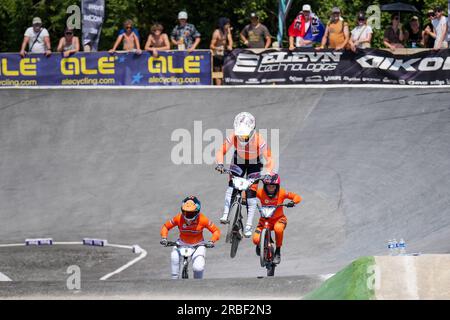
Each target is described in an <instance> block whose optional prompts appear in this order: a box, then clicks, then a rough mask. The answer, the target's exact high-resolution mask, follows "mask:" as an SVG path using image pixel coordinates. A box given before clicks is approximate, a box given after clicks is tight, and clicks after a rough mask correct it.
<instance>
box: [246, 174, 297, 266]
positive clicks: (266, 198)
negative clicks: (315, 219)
mask: <svg viewBox="0 0 450 320" xmlns="http://www.w3.org/2000/svg"><path fill="white" fill-rule="evenodd" d="M263 185H264V187H263V188H262V189H261V188H260V189H258V191H257V192H256V196H257V197H258V199H259V201H260V202H261V205H262V206H277V205H280V204H283V202H284V200H286V199H289V200H291V201H290V202H289V203H288V205H287V206H288V207H293V206H294V205H296V204H298V203H300V201H302V198H301V197H300V196H299V195H298V194H296V193H293V192H288V191H286V190H285V189H284V188H281V186H280V176H279V175H278V174H273V175H271V177H270V178H266V179H264V180H263ZM266 220H267V219H264V218H261V219H259V223H258V226H257V228H256V230H255V232H254V233H253V243H254V244H255V245H256V254H257V255H260V252H259V241H260V236H261V230H262V229H263V228H264V224H265V221H266ZM286 225H287V218H286V216H285V215H284V212H283V207H279V208H277V209H276V211H275V213H274V214H273V216H272V217H271V218H270V219H269V228H270V230H274V231H275V245H276V250H275V256H274V260H273V262H274V263H275V264H279V263H280V261H281V246H282V245H283V235H284V229H285V228H286Z"/></svg>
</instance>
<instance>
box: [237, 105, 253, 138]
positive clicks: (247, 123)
mask: <svg viewBox="0 0 450 320" xmlns="http://www.w3.org/2000/svg"><path fill="white" fill-rule="evenodd" d="M255 127H256V120H255V117H254V116H253V115H252V114H251V113H249V112H241V113H239V114H238V115H237V116H236V117H235V118H234V135H235V136H236V137H237V138H238V140H239V141H240V142H242V143H248V141H250V139H251V138H252V136H253V135H254V133H255Z"/></svg>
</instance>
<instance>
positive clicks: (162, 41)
mask: <svg viewBox="0 0 450 320" xmlns="http://www.w3.org/2000/svg"><path fill="white" fill-rule="evenodd" d="M144 49H145V50H147V51H151V52H152V53H153V56H154V57H157V56H158V50H170V41H169V36H168V35H167V34H166V33H164V27H163V26H162V24H159V23H155V24H154V25H152V27H151V28H150V35H149V36H148V38H147V43H146V44H145V48H144Z"/></svg>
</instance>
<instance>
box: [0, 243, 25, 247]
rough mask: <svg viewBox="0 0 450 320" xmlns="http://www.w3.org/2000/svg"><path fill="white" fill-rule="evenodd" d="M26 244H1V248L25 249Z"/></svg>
mask: <svg viewBox="0 0 450 320" xmlns="http://www.w3.org/2000/svg"><path fill="white" fill-rule="evenodd" d="M24 246H25V243H4V244H0V248H9V247H24Z"/></svg>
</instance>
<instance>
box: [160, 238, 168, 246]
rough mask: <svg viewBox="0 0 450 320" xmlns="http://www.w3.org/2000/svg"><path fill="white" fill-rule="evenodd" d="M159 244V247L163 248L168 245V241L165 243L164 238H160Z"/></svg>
mask: <svg viewBox="0 0 450 320" xmlns="http://www.w3.org/2000/svg"><path fill="white" fill-rule="evenodd" d="M159 243H161V245H163V246H167V244H168V243H169V241H167V239H166V238H162V239H161V241H160V242H159Z"/></svg>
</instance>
